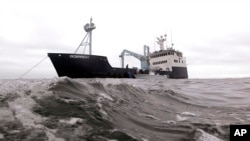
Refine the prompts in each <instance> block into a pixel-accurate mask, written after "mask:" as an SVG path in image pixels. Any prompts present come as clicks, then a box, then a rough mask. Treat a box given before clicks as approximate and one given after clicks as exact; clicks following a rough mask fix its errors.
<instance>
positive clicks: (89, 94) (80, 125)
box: [0, 77, 250, 141]
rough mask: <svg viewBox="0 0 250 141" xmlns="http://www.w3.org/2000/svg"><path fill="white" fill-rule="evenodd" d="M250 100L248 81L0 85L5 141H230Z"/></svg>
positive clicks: (249, 114)
mask: <svg viewBox="0 0 250 141" xmlns="http://www.w3.org/2000/svg"><path fill="white" fill-rule="evenodd" d="M249 101H250V78H237V79H178V80H174V79H167V78H165V77H148V78H147V77H144V78H140V79H111V78H106V79H99V78H94V79H71V78H68V77H61V78H53V79H18V80H0V140H1V141H2V140H3V141H5V140H6V141H13V140H17V141H22V140H24V141H47V140H49V141H219V140H224V141H227V140H229V125H230V124H248V123H250V102H249Z"/></svg>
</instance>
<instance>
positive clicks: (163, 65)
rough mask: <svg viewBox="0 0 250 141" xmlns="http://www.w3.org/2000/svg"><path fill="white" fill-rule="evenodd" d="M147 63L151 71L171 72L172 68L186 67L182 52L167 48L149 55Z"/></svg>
mask: <svg viewBox="0 0 250 141" xmlns="http://www.w3.org/2000/svg"><path fill="white" fill-rule="evenodd" d="M149 63H150V64H149V65H150V69H152V70H161V71H172V67H186V58H185V57H183V55H182V52H180V51H176V50H174V49H172V48H167V49H166V50H160V51H155V52H153V53H151V54H150V59H149Z"/></svg>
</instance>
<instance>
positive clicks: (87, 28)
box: [75, 17, 96, 55]
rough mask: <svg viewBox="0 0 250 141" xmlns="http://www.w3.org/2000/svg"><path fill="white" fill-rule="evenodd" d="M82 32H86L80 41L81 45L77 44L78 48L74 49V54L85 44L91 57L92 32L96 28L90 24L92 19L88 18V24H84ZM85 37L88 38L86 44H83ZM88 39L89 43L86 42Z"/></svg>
mask: <svg viewBox="0 0 250 141" xmlns="http://www.w3.org/2000/svg"><path fill="white" fill-rule="evenodd" d="M83 28H84V30H85V31H86V32H87V33H86V35H85V36H84V38H83V39H82V41H81V43H80V44H79V46H78V48H77V49H76V51H75V53H76V52H77V51H78V49H79V48H80V46H83V45H84V43H87V45H89V55H92V30H94V29H95V28H96V27H95V24H94V23H92V17H91V18H90V22H89V23H87V24H85V25H84V26H83ZM86 37H89V38H87V39H86V40H87V41H86V42H84V40H85V38H86ZM88 39H89V41H88Z"/></svg>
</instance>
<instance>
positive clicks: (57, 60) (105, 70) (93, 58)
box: [48, 53, 136, 78]
mask: <svg viewBox="0 0 250 141" xmlns="http://www.w3.org/2000/svg"><path fill="white" fill-rule="evenodd" d="M48 56H49V58H50V60H51V62H52V64H53V65H54V67H55V69H56V72H57V74H58V76H59V77H61V76H68V77H71V78H107V77H108V78H134V74H135V72H136V70H135V69H129V68H127V69H124V68H113V67H111V65H110V64H109V62H108V59H107V57H105V56H97V55H84V54H66V53H48Z"/></svg>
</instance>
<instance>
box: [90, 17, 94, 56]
mask: <svg viewBox="0 0 250 141" xmlns="http://www.w3.org/2000/svg"><path fill="white" fill-rule="evenodd" d="M92 24H93V26H94V23H92V17H91V18H90V22H89V25H90V28H91V26H92ZM92 30H93V29H92ZM92 30H90V31H89V55H92Z"/></svg>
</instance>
